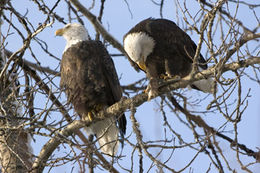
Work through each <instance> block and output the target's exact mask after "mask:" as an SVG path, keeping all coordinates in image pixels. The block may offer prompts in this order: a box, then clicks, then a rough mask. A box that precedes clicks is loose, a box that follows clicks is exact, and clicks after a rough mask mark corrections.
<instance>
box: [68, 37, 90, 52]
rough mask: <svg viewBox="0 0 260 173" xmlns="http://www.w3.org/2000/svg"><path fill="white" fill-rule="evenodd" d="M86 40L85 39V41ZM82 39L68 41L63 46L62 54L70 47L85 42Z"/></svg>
mask: <svg viewBox="0 0 260 173" xmlns="http://www.w3.org/2000/svg"><path fill="white" fill-rule="evenodd" d="M85 40H87V39H85ZM85 40H84V39H72V40H68V41H67V43H66V46H65V49H64V51H63V52H65V51H66V50H67V49H68V48H70V47H71V46H73V45H74V44H77V43H79V42H82V41H85Z"/></svg>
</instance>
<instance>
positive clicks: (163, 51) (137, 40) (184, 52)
mask: <svg viewBox="0 0 260 173" xmlns="http://www.w3.org/2000/svg"><path fill="white" fill-rule="evenodd" d="M196 48H197V46H196V44H195V43H194V42H193V41H192V40H191V38H190V37H189V36H188V35H187V34H186V33H185V32H184V31H183V30H181V29H180V28H179V27H178V26H177V25H176V24H175V23H174V22H172V21H170V20H166V19H153V18H148V19H146V20H143V21H141V22H140V23H138V24H137V25H136V26H134V27H133V28H132V29H130V31H129V32H128V33H127V34H125V36H124V49H125V51H126V52H127V54H128V56H129V57H130V58H131V59H130V61H133V63H134V64H136V65H137V66H138V68H139V69H141V70H143V71H144V72H145V73H146V75H147V77H148V78H149V79H150V83H149V85H148V87H147V90H148V92H149V93H148V95H149V98H150V97H152V96H154V95H156V94H157V91H158V87H159V86H158V80H159V78H172V77H181V78H182V77H185V76H187V75H188V74H189V73H190V72H191V70H192V63H193V57H194V55H195V52H196ZM198 61H199V68H200V69H202V70H203V69H207V63H206V61H205V59H204V58H203V56H202V55H201V54H200V57H199V59H198ZM191 87H192V88H194V89H198V90H201V91H203V92H209V93H210V92H212V91H213V90H212V88H213V81H212V79H210V78H208V79H203V80H200V81H196V82H194V83H193V84H192V85H191Z"/></svg>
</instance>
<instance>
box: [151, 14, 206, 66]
mask: <svg viewBox="0 0 260 173" xmlns="http://www.w3.org/2000/svg"><path fill="white" fill-rule="evenodd" d="M154 20H157V22H152V21H154ZM154 20H151V22H148V23H147V25H146V28H147V30H148V31H149V32H151V33H153V36H154V37H156V38H155V39H156V40H163V43H165V45H168V46H171V47H167V48H166V49H167V50H168V51H169V50H172V51H175V53H177V54H178V55H180V56H182V57H184V58H186V61H187V62H190V63H192V62H193V60H192V58H193V57H194V55H195V52H196V49H197V46H196V44H195V43H194V42H193V40H192V39H191V38H190V36H189V35H188V34H187V33H186V32H184V31H183V30H182V29H181V28H179V27H178V26H177V25H176V24H175V23H174V22H172V21H170V20H158V19H154ZM163 43H158V44H163ZM198 61H199V63H200V65H199V66H200V67H201V68H202V69H206V68H207V64H206V61H205V59H204V58H203V56H202V55H201V54H200V57H199V59H198Z"/></svg>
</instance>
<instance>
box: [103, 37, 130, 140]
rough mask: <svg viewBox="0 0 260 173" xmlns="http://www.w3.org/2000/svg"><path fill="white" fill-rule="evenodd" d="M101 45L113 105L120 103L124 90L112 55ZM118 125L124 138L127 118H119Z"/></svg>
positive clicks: (104, 72) (105, 74)
mask: <svg viewBox="0 0 260 173" xmlns="http://www.w3.org/2000/svg"><path fill="white" fill-rule="evenodd" d="M98 44H100V47H102V53H103V56H102V57H103V58H104V59H103V61H102V66H103V68H102V69H103V75H104V77H105V79H106V81H107V82H108V85H109V86H110V89H111V92H112V95H113V97H114V100H113V101H112V102H111V105H112V104H114V103H115V102H117V101H119V100H120V99H121V97H122V88H121V86H120V83H119V79H118V76H117V73H116V69H115V65H114V62H113V60H112V59H111V57H110V55H109V54H108V52H107V50H106V48H105V47H104V46H103V44H102V43H101V42H98ZM118 125H119V129H120V133H121V135H122V136H123V135H124V134H125V132H126V118H125V115H124V114H122V115H120V116H119V118H118Z"/></svg>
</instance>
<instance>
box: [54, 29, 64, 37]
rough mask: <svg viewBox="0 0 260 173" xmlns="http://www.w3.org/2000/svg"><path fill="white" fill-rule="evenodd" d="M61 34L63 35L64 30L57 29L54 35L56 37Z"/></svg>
mask: <svg viewBox="0 0 260 173" xmlns="http://www.w3.org/2000/svg"><path fill="white" fill-rule="evenodd" d="M63 33H64V29H63V28H61V29H58V30H57V31H56V32H55V35H56V36H62V35H63Z"/></svg>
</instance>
